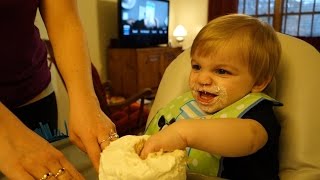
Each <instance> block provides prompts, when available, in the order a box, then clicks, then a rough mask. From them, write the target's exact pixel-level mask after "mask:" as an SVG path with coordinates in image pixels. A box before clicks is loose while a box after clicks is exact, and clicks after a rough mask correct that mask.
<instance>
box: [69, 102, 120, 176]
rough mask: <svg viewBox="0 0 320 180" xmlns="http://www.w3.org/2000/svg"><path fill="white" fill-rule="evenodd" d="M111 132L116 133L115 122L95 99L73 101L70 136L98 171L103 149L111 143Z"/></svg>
mask: <svg viewBox="0 0 320 180" xmlns="http://www.w3.org/2000/svg"><path fill="white" fill-rule="evenodd" d="M110 133H116V129H115V125H114V123H113V122H112V121H111V120H110V119H109V118H108V117H107V116H106V115H105V114H104V112H103V111H102V110H101V109H100V106H99V103H98V102H97V101H95V100H90V99H88V100H86V101H82V102H81V101H78V102H71V105H70V120H69V136H70V140H71V142H73V143H74V144H75V145H77V146H78V147H79V148H80V149H81V150H82V151H84V152H86V153H87V154H88V156H89V158H90V159H91V161H92V163H93V166H94V168H95V169H96V171H97V172H98V170H99V161H100V153H101V151H102V150H103V149H104V148H105V147H106V146H107V145H109V143H110V142H109V137H110Z"/></svg>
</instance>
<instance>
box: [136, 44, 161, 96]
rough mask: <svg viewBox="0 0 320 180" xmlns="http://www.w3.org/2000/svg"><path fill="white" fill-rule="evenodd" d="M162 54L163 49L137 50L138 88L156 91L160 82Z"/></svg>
mask: <svg viewBox="0 0 320 180" xmlns="http://www.w3.org/2000/svg"><path fill="white" fill-rule="evenodd" d="M163 52H164V49H163V48H148V49H138V50H137V64H138V72H137V74H138V88H140V89H142V88H146V87H149V88H151V89H153V90H155V91H156V89H157V88H158V86H159V82H160V80H161V74H160V72H159V69H160V63H161V61H162V60H163V55H162V54H163Z"/></svg>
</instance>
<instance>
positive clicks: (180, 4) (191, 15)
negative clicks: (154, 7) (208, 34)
mask: <svg viewBox="0 0 320 180" xmlns="http://www.w3.org/2000/svg"><path fill="white" fill-rule="evenodd" d="M170 7H171V9H170V24H169V33H170V36H169V38H170V39H171V41H172V43H173V45H174V46H176V45H177V42H176V41H175V39H174V37H173V36H172V33H173V30H174V28H175V27H176V26H177V25H178V24H181V25H183V26H184V27H185V28H186V30H187V32H188V35H187V37H186V38H185V41H184V42H183V48H184V49H186V48H188V47H190V46H191V44H192V42H193V40H194V38H195V36H196V35H197V34H198V32H199V31H200V29H201V28H202V27H203V26H204V25H205V24H207V16H208V0H171V1H170Z"/></svg>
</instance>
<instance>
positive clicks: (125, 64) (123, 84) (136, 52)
mask: <svg viewBox="0 0 320 180" xmlns="http://www.w3.org/2000/svg"><path fill="white" fill-rule="evenodd" d="M181 52H182V49H181V48H170V47H154V48H137V49H134V48H109V49H108V52H107V56H108V59H107V60H108V62H107V73H108V79H109V80H111V82H112V87H113V93H114V94H115V95H121V96H125V97H128V96H130V95H133V94H135V93H136V92H138V91H139V90H141V89H143V88H147V87H148V88H152V89H153V91H154V93H155V92H156V90H157V88H158V85H159V83H160V80H161V78H162V75H163V73H164V71H165V69H166V67H167V66H168V65H169V64H170V63H171V61H172V60H174V59H175V58H176V57H177V56H178V55H179V54H180V53H181Z"/></svg>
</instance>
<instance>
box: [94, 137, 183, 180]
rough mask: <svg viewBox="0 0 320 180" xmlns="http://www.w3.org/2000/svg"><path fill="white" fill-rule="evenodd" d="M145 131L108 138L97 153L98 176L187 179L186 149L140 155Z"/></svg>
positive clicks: (138, 179)
mask: <svg viewBox="0 0 320 180" xmlns="http://www.w3.org/2000/svg"><path fill="white" fill-rule="evenodd" d="M148 138H149V136H148V135H143V136H132V135H128V136H123V137H121V138H120V139H118V140H116V141H113V142H111V144H110V145H109V146H108V147H107V148H105V149H104V150H103V152H102V153H101V157H100V168H99V180H173V179H174V180H186V159H187V155H186V152H185V151H183V150H175V151H173V152H165V153H164V152H157V153H151V154H149V155H148V157H147V158H146V159H145V160H142V159H141V158H140V157H139V153H140V151H141V149H142V147H143V144H144V142H145V140H147V139H148Z"/></svg>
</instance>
